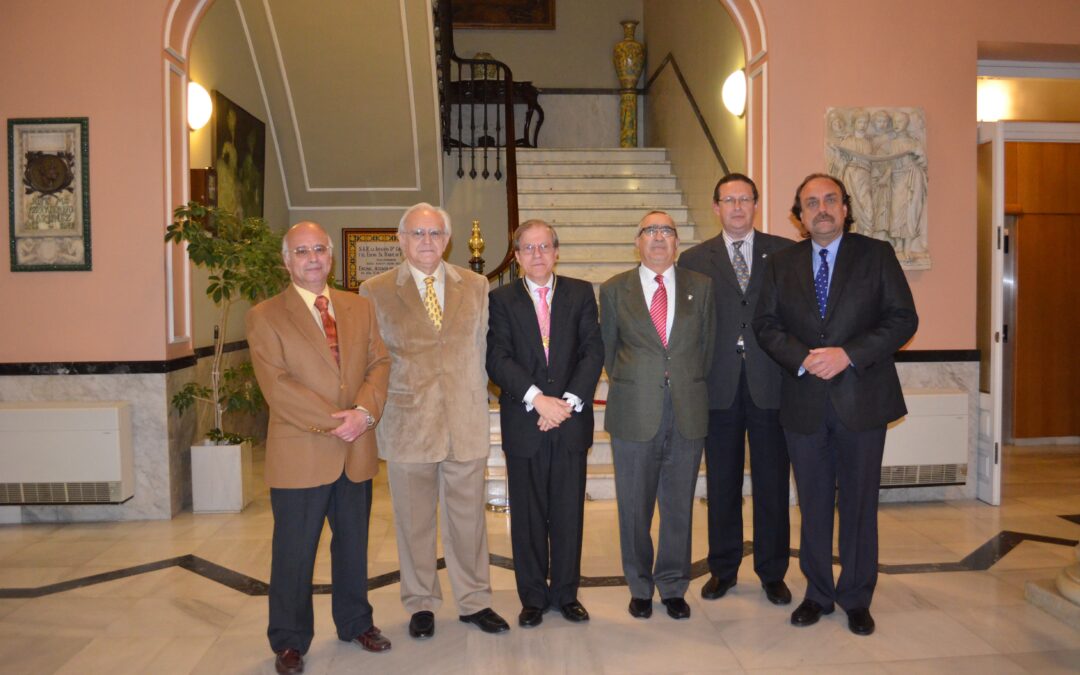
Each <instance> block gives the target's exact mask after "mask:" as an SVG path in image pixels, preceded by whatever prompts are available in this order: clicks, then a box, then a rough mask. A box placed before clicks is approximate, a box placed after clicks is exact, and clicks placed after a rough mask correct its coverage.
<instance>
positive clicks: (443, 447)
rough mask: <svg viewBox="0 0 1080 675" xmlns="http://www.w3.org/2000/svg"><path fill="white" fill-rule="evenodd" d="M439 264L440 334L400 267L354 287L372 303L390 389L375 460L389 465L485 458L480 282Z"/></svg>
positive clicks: (484, 302) (484, 319) (484, 321)
mask: <svg viewBox="0 0 1080 675" xmlns="http://www.w3.org/2000/svg"><path fill="white" fill-rule="evenodd" d="M443 264H444V265H445V266H446V289H445V295H444V298H443V305H444V307H443V324H442V330H438V331H437V330H435V326H433V325H432V323H431V320H430V319H429V318H428V314H427V310H426V309H424V303H423V301H422V300H421V299H420V292H419V291H418V290H417V288H416V283H415V282H414V281H413V276H412V273H411V272H410V271H409V266H408V263H405V262H403V263H401V265H399V266H398V267H397V268H395V269H392V270H388V271H386V272H383V273H382V274H379V275H377V276H375V277H372V278H371V279H368V280H367V281H365V282H364V283H363V284H362V285H361V286H360V295H361V296H364V297H368V298H370V299H371V301H372V302H374V303H375V310H376V312H377V313H378V317H379V327H380V328H381V329H382V337H383V340H384V341H385V342H386V346H387V348H388V349H389V350H390V359H391V365H390V390H389V393H388V394H387V399H386V410H385V411H384V413H383V418H382V420H381V421H380V422H379V426H378V427H377V429H376V432H377V434H378V438H379V456H380V457H382V458H383V459H386V460H389V461H392V462H441V461H443V460H444V459H447V458H452V459H455V460H458V461H468V460H474V459H480V458H482V457H487V456H488V453H489V452H490V446H491V431H490V429H491V427H490V424H489V423H488V394H487V373H486V372H485V371H484V348H485V345H486V343H487V341H486V339H485V336H486V334H487V325H488V281H487V279H486V278H484V277H482V276H480V275H479V274H476V273H475V272H470V271H469V270H467V269H463V268H461V267H457V266H455V265H451V264H449V263H443Z"/></svg>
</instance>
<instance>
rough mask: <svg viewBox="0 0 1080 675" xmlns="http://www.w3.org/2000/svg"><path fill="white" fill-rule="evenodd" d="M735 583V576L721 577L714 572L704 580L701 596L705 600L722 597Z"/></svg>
mask: <svg viewBox="0 0 1080 675" xmlns="http://www.w3.org/2000/svg"><path fill="white" fill-rule="evenodd" d="M734 585H735V577H731V578H730V579H721V578H720V577H718V576H716V575H715V574H714V575H712V576H711V577H709V580H708V581H706V582H705V585H704V586H702V587H701V597H703V598H705V599H706V600H716V599H718V598H722V597H724V594H725V593H727V592H728V591H729V590H731V588H732V587H733V586H734Z"/></svg>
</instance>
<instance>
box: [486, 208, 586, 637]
mask: <svg viewBox="0 0 1080 675" xmlns="http://www.w3.org/2000/svg"><path fill="white" fill-rule="evenodd" d="M514 251H515V253H514V255H515V257H516V258H517V261H518V265H519V266H520V267H521V270H522V271H523V272H524V275H525V276H524V278H523V279H522V280H521V282H520V283H513V284H508V285H506V286H502V287H500V288H497V289H495V290H494V291H492V292H491V295H490V302H489V308H490V321H489V329H488V336H487V371H488V375H490V376H491V379H492V381H493V382H495V384H497V385H498V386H499V388H500V389H501V390H502V393H501V394H500V396H499V418H500V423H501V427H502V440H503V450H504V452H505V453H506V473H507V481H508V489H509V493H510V543H511V548H512V550H513V553H514V577H515V578H516V580H517V590H518V597H519V598H520V599H521V605H522V610H521V614H520V615H519V617H518V623H519V624H521V625H522V626H525V627H532V626H538V625H540V623H541V621H543V615H544V612H546V611H547V610H548V608H549V607H551V606H552V605H554V606H556V607H558V608H559V609H560V611H561V612H562V615H563V616H564V617H566V619H567V620H568V621H573V622H582V621H588V620H589V613H588V612H587V611H586V610H585V608H584V607H583V606H582V604H581V603H580V602H579V601H578V599H577V591H578V583H579V582H580V580H581V533H582V522H583V518H584V509H585V460H586V454H587V451H588V449H589V447H590V446H592V441H593V411H592V399H593V394H594V393H595V390H596V383H597V381H598V380H599V379H600V370H601V369H602V368H603V365H604V344H603V342H602V341H601V338H600V326H599V324H598V323H597V311H596V298H595V297H594V295H593V290H592V285H591V284H589V283H588V282H586V281H581V280H579V279H571V278H569V277H562V276H556V275H555V274H554V273H553V270H554V268H555V262H556V261H557V260H558V259H559V237H558V234H557V233H556V232H555V228H553V227H551V225H549V224H547V223H545V222H544V221H542V220H529V221H526V222H524V223H522V224H521V226H520V227H519V228H518V229H517V232H516V233H515V235H514ZM549 557H550V561H551V564H550V568H549V565H548V560H549ZM549 570H550V573H551V583H550V586H549V585H548V572H549Z"/></svg>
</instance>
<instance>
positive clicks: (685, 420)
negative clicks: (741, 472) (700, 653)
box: [600, 211, 716, 619]
mask: <svg viewBox="0 0 1080 675" xmlns="http://www.w3.org/2000/svg"><path fill="white" fill-rule="evenodd" d="M678 248H679V236H678V233H677V232H676V229H675V222H674V221H673V220H672V219H671V216H669V215H668V214H666V213H664V212H663V211H650V212H649V213H647V214H645V217H644V218H642V219H641V222H640V223H639V224H638V233H637V249H638V253H639V254H640V256H641V266H640V267H637V268H635V269H632V270H629V271H627V272H623V273H622V274H617V275H616V276H614V277H612V278H611V279H608V280H607V281H606V282H604V285H603V286H602V287H601V288H600V331H601V334H602V336H603V339H604V365H605V367H606V368H607V373H608V378H609V379H610V389H609V392H608V400H607V413H606V414H605V416H604V428H605V429H607V431H608V432H610V433H611V446H612V451H613V453H614V459H615V492H616V500H617V505H618V511H619V541H620V546H621V549H622V564H623V573H624V574H625V575H626V581H627V584H628V585H629V586H630V595H631V600H630V607H629V611H630V614H631V616H633V617H635V618H640V619H647V618H649V617H650V616H651V615H652V597H653V593H654V591H655V590H659V592H660V599H661V601H662V602H663V604H664V606H665V607H666V608H667V613H668V615H669V616H671V617H672V618H674V619H687V618H689V617H690V606H689V605H688V604H687V603H686V600H684V599H683V596H684V595H685V594H686V589H687V587H688V586H689V584H690V538H691V519H692V515H693V501H694V488H695V486H696V484H697V478H698V471H699V469H700V466H701V448H702V440H703V439H704V438H705V433H706V431H707V429H708V422H709V404H708V389H707V386H706V384H705V374H706V373H708V372H709V367H710V366H711V364H712V356H713V349H714V345H715V333H716V305H715V304H714V302H713V297H712V295H713V291H712V281H711V280H710V279H709V278H708V277H706V276H704V275H702V274H698V273H697V272H692V271H690V270H687V269H682V268H676V267H675V256H676V252H677V251H678ZM658 499H659V506H660V541H659V545H658V547H657V549H656V554H655V556H654V555H653V543H652V538H651V535H650V527H651V525H652V517H653V511H654V509H655V508H656V505H657V501H658Z"/></svg>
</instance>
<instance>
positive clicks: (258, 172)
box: [210, 89, 266, 220]
mask: <svg viewBox="0 0 1080 675" xmlns="http://www.w3.org/2000/svg"><path fill="white" fill-rule="evenodd" d="M211 97H212V99H213V105H214V113H213V120H212V121H211V122H212V124H211V130H212V136H211V141H210V145H211V148H212V151H213V155H214V157H213V160H214V167H213V168H214V173H215V175H216V178H217V205H218V207H219V208H223V209H226V210H228V211H232V212H233V213H235V214H236V217H237V218H239V219H241V220H243V219H244V218H247V217H249V216H258V217H260V218H261V217H262V215H263V203H264V197H265V193H264V187H263V186H264V183H265V176H266V125H265V124H263V122H262V121H261V120H259V119H258V118H257V117H255V116H254V115H252V114H251V113H249V112H248V111H247V110H244V109H243V108H241V107H240V106H239V105H237V104H236V103H234V102H233V101H231V100H230V99H229V98H228V97H227V96H225V94H222V93H221V92H220V91H217V90H216V89H215V90H214V91H213V92H212V93H211Z"/></svg>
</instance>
